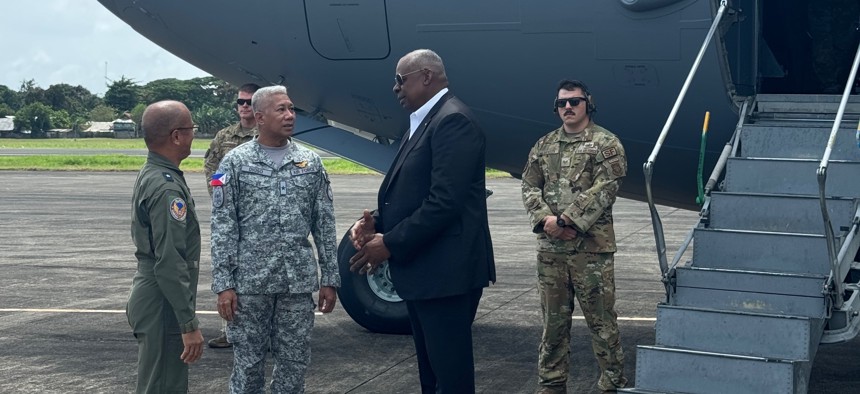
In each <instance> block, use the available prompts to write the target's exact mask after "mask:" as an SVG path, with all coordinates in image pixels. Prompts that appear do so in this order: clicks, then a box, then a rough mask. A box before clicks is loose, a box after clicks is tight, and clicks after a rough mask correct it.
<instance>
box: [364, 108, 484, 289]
mask: <svg viewBox="0 0 860 394" xmlns="http://www.w3.org/2000/svg"><path fill="white" fill-rule="evenodd" d="M407 137H408V133H407V134H406V136H404V138H407ZM485 148H486V143H485V137H484V133H483V131H481V129H480V127H478V125H477V123H475V121H474V117H473V115H472V113H471V111H469V108H468V107H466V105H465V104H463V103H462V102H461V101H460V100H459V99H457V98H456V97H454V96H453V95H451V94H450V93H446V94H445V95H444V96H442V98H441V99H440V100H439V102H438V103H436V105H435V106H434V107H433V108H432V109H431V110H430V112H429V113H428V114H427V116H426V117H425V118H424V121H423V122H422V123H421V125H420V126H419V127H418V129H416V130H415V133H414V134H413V136H412V137H411V138H409V140H408V141H407V142H405V143H404V144H402V145H401V147H400V151H399V152H398V154H397V156H396V157H395V159H394V163H393V164H392V165H391V168H390V169H389V170H388V173H386V175H385V179H384V180H383V181H382V185H381V186H380V188H379V196H378V204H379V205H378V207H379V208H378V210H377V211H376V213H375V217H376V230H377V232H381V233H382V234H383V241H384V243H385V246H386V247H387V248H388V250H389V251H390V252H391V257H390V258H389V260H388V262H389V269H390V271H391V279H392V281H393V282H394V286H395V288H396V290H397V294H399V295H400V296H401V297H402V298H403V299H405V300H424V299H432V298H441V297H447V296H452V295H459V294H465V293H467V292H468V291H470V290H473V289H477V288H482V287H486V286H488V285H489V282H490V281H493V282H495V280H496V268H495V263H494V261H493V244H492V241H491V240H490V228H489V225H488V223H487V199H486V192H485V190H486V187H485V182H484V178H485V160H484V151H485Z"/></svg>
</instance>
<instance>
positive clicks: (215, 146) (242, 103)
mask: <svg viewBox="0 0 860 394" xmlns="http://www.w3.org/2000/svg"><path fill="white" fill-rule="evenodd" d="M258 89H260V86H259V85H257V84H253V83H246V84H244V85H242V86H241V87H240V88H239V98H237V99H236V110H237V112H239V123H236V124H234V125H232V126H227V127H225V128H223V129H221V130H219V131H218V132H217V133H215V138H213V139H212V142H211V143H209V149H208V150H207V151H206V155H205V156H204V162H203V173H204V174H205V175H206V188H207V189H208V190H209V196H210V197H211V196H212V186H211V185H210V184H209V182H211V181H212V175H213V174H215V171H216V170H217V169H218V165H220V164H221V160H222V159H224V156H226V155H227V152H230V151H231V150H233V148H235V147H237V146H239V145H242V144H244V143H246V142H248V141H250V140H251V139H253V138H254V136H256V135H257V121H256V120H255V119H254V110H253V109H251V97H252V96H253V94H254V92H256V91H257V90H258ZM230 346H233V345H231V344H230V342H229V341H227V320H223V319H222V320H221V335H218V337H216V338H212V339H210V340H209V347H212V348H228V347H230Z"/></svg>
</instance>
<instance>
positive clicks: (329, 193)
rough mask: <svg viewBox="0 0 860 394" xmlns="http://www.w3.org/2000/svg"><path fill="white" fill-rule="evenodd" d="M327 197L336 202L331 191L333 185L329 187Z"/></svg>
mask: <svg viewBox="0 0 860 394" xmlns="http://www.w3.org/2000/svg"><path fill="white" fill-rule="evenodd" d="M326 196H327V197H328V200H329V201H334V193H333V192H332V191H331V184H329V185H328V190H326Z"/></svg>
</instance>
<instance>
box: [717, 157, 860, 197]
mask: <svg viewBox="0 0 860 394" xmlns="http://www.w3.org/2000/svg"><path fill="white" fill-rule="evenodd" d="M819 164H820V161H818V160H810V159H757V158H740V157H733V158H729V160H728V162H727V163H726V182H725V185H726V190H725V191H729V192H735V193H760V194H793V195H814V196H817V195H818V177H817V175H816V173H817V171H818V166H819ZM858 179H860V162H849V161H832V162H830V165H829V167H828V170H827V188H826V189H825V193H826V195H827V196H829V197H846V198H854V197H860V182H858Z"/></svg>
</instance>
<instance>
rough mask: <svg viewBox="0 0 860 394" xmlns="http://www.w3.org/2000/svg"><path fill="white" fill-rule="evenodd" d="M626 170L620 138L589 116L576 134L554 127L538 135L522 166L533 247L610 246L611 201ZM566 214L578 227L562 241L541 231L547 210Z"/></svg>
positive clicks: (612, 249) (578, 248) (592, 248)
mask: <svg viewBox="0 0 860 394" xmlns="http://www.w3.org/2000/svg"><path fill="white" fill-rule="evenodd" d="M626 174H627V158H626V156H625V154H624V147H623V146H621V141H619V140H618V137H616V136H615V135H614V134H612V133H611V132H609V131H608V130H606V129H604V128H603V127H600V126H598V125H596V124H594V122H592V123H590V124H589V125H588V127H586V128H585V130H583V131H582V132H581V133H579V134H567V133H565V132H564V128H558V129H556V130H554V131H552V132H550V133H549V134H547V135H545V136H543V137H541V139H540V140H538V142H537V143H536V144H535V146H534V147H533V148H532V150H531V152H529V158H528V163H526V167H525V169H524V170H523V179H522V187H523V204H524V205H525V207H526V210H527V211H528V213H529V219H530V221H531V225H532V229H533V231H534V232H535V233H537V234H538V251H547V252H563V251H571V250H576V251H580V252H591V253H606V252H615V250H616V248H615V230H614V229H613V227H612V204H613V203H615V195H616V193H618V188H619V187H620V186H621V180H622V178H623V177H624V176H625V175H626ZM562 213H563V214H565V215H567V216H568V217H569V218H570V219H571V220H572V222H573V226H574V228H576V230H577V232H578V233H579V234H578V236H577V237H576V239H573V240H570V241H562V240H559V239H555V238H551V237H548V236H547V235H546V234H544V233H543V219H544V217H546V216H558V215H561V214H562Z"/></svg>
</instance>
